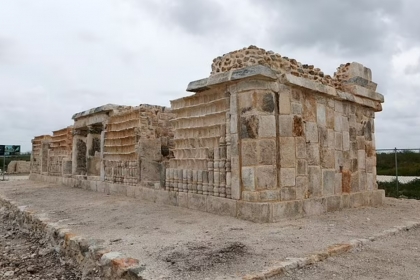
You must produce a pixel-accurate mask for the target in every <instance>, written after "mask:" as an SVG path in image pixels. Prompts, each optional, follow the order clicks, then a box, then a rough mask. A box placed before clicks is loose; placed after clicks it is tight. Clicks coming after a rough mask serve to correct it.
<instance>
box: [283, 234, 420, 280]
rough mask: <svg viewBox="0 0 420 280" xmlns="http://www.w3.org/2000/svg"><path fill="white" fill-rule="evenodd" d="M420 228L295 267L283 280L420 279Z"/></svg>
mask: <svg viewBox="0 0 420 280" xmlns="http://www.w3.org/2000/svg"><path fill="white" fill-rule="evenodd" d="M419 264H420V229H415V230H410V231H409V232H401V233H399V234H397V235H396V236H390V237H388V238H386V239H382V240H378V241H375V242H372V243H369V245H368V246H366V247H363V248H362V250H361V251H358V252H352V253H348V254H344V255H342V256H339V257H333V258H330V259H328V261H325V262H322V263H318V264H316V265H314V266H309V267H306V268H305V269H301V270H298V271H295V272H294V273H293V274H292V275H288V276H287V277H282V278H279V279H283V280H301V279H312V280H330V279H331V280H332V279H334V280H376V279H384V280H395V279H405V280H409V279H410V280H417V279H419V278H420V265H419Z"/></svg>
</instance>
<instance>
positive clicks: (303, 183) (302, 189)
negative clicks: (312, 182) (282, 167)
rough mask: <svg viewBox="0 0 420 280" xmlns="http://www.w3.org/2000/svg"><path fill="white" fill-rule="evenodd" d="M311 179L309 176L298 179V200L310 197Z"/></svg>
mask: <svg viewBox="0 0 420 280" xmlns="http://www.w3.org/2000/svg"><path fill="white" fill-rule="evenodd" d="M308 186H309V179H308V177H307V176H298V177H296V199H305V198H307V196H308Z"/></svg>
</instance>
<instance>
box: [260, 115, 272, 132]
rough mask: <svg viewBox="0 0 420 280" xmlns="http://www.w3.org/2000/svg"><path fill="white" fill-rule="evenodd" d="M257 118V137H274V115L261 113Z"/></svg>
mask: <svg viewBox="0 0 420 280" xmlns="http://www.w3.org/2000/svg"><path fill="white" fill-rule="evenodd" d="M259 118H260V120H259V127H258V135H259V137H276V117H275V116H274V115H270V116H265V115H263V116H260V117H259Z"/></svg>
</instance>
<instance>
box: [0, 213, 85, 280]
mask: <svg viewBox="0 0 420 280" xmlns="http://www.w3.org/2000/svg"><path fill="white" fill-rule="evenodd" d="M0 279H16V280H18V279H19V280H20V279H51V280H54V279H56V280H59V279H63V280H72V279H81V273H80V272H79V271H78V270H77V269H76V268H75V267H74V266H72V265H71V264H70V263H68V262H66V261H65V260H63V259H61V258H60V256H59V255H58V254H57V252H56V251H55V250H54V248H51V247H48V244H46V243H45V242H44V241H43V240H41V239H39V238H36V237H34V236H32V235H31V234H30V233H29V232H25V231H22V230H20V229H19V228H18V227H16V226H15V225H13V223H11V221H10V220H8V219H7V217H6V215H5V214H4V213H1V211H0Z"/></svg>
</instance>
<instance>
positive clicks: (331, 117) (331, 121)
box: [326, 107, 335, 129]
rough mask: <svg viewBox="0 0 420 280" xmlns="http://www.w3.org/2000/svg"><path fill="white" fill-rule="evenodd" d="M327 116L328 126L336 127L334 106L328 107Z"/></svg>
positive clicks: (329, 127) (330, 127)
mask: <svg viewBox="0 0 420 280" xmlns="http://www.w3.org/2000/svg"><path fill="white" fill-rule="evenodd" d="M326 118H327V128H328V129H334V127H335V123H334V120H335V118H334V108H330V107H327V108H326Z"/></svg>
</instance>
